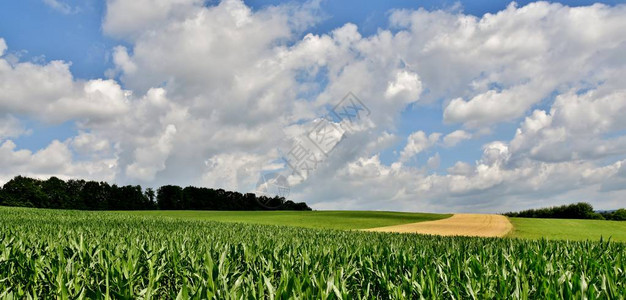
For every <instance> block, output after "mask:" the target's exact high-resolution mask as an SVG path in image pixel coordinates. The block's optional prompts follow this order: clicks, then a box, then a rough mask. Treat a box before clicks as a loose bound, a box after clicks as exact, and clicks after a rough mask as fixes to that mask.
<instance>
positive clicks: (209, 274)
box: [0, 208, 626, 299]
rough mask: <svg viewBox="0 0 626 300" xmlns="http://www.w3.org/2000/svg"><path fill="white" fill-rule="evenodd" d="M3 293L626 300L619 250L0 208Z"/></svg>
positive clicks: (625, 255)
mask: <svg viewBox="0 0 626 300" xmlns="http://www.w3.org/2000/svg"><path fill="white" fill-rule="evenodd" d="M0 245H1V246H0V298H20V299H21V298H45V299H47V298H55V297H56V298H62V299H66V298H71V299H81V298H82V299H87V298H88V299H105V298H109V297H110V298H120V299H130V298H143V299H173V298H177V299H259V298H264V299H287V298H298V299H373V298H374V299H376V298H378V299H388V298H392V299H420V298H425V299H475V298H480V299H484V298H495V299H527V298H533V299H554V298H561V299H582V298H588V299H624V295H625V294H626V274H624V270H626V244H623V243H615V242H608V241H602V242H554V241H546V240H539V241H536V240H516V239H496V238H492V239H487V238H461V237H431V236H419V235H406V234H405V235H403V234H385V233H370V232H354V231H334V230H312V229H303V228H293V227H280V226H261V225H246V224H228V223H216V222H207V221H197V220H180V219H174V218H156V217H137V216H128V215H124V214H114V213H105V212H81V211H54V210H34V209H25V208H0Z"/></svg>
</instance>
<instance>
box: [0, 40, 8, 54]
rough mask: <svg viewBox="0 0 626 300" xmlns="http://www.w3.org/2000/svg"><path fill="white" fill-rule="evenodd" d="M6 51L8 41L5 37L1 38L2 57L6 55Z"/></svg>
mask: <svg viewBox="0 0 626 300" xmlns="http://www.w3.org/2000/svg"><path fill="white" fill-rule="evenodd" d="M5 51H7V43H6V42H5V41H4V39H3V38H0V57H2V56H4V52H5Z"/></svg>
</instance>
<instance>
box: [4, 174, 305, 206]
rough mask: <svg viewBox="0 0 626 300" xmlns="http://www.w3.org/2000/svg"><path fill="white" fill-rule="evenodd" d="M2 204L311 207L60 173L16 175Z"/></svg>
mask: <svg viewBox="0 0 626 300" xmlns="http://www.w3.org/2000/svg"><path fill="white" fill-rule="evenodd" d="M155 200H156V202H155ZM261 203H265V204H266V205H262V204H261ZM157 204H158V206H157ZM0 205H3V206H21V207H37V208H65V209H67V208H69V209H80V210H146V209H157V208H159V209H165V210H172V209H188V210H267V209H268V207H271V208H272V209H278V210H302V211H304V210H311V208H310V207H309V206H308V205H306V203H303V202H301V203H294V202H293V201H290V200H286V199H285V198H283V197H278V196H277V197H274V198H268V197H266V196H256V195H254V194H251V193H249V194H245V195H243V194H241V193H238V192H231V191H225V190H223V189H217V190H215V189H210V188H197V187H192V186H188V187H186V188H185V189H183V188H181V187H179V186H175V185H166V186H162V187H161V188H159V189H158V194H157V195H155V192H154V190H153V189H151V188H148V189H146V191H145V193H144V192H142V188H141V186H139V185H126V186H117V185H115V184H114V185H109V184H108V183H106V182H97V181H85V180H69V181H67V182H65V181H63V180H61V179H59V178H56V177H51V178H49V179H48V180H39V179H33V178H28V177H23V176H16V177H15V178H13V179H11V180H10V181H9V182H7V183H6V184H5V185H4V187H3V188H2V189H0Z"/></svg>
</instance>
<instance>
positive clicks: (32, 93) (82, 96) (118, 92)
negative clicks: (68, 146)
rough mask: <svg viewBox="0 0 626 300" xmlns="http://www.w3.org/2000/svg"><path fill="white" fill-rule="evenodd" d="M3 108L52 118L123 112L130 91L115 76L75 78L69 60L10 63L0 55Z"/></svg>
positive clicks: (0, 102) (95, 116)
mask: <svg viewBox="0 0 626 300" xmlns="http://www.w3.org/2000/svg"><path fill="white" fill-rule="evenodd" d="M0 91H2V93H0V109H2V110H4V111H9V112H12V113H18V114H26V115H30V116H33V117H35V118H37V119H41V120H45V121H50V122H63V121H66V120H71V119H79V120H91V121H102V120H103V119H107V118H109V119H110V118H114V117H117V116H119V115H123V114H124V113H125V112H126V110H127V99H126V92H125V91H123V90H122V89H121V87H120V86H119V84H118V83H117V82H115V81H112V80H102V79H95V80H90V81H86V82H83V81H75V80H74V78H73V76H72V74H71V72H70V70H69V64H67V63H65V62H62V61H52V62H49V63H47V64H45V65H39V64H34V63H30V62H23V63H17V64H15V65H12V64H10V63H9V62H8V61H7V60H5V59H1V58H0Z"/></svg>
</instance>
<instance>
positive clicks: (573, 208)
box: [504, 202, 612, 220]
mask: <svg viewBox="0 0 626 300" xmlns="http://www.w3.org/2000/svg"><path fill="white" fill-rule="evenodd" d="M504 215H506V216H509V217H519V218H555V219H597V220H602V219H610V218H611V217H612V214H605V213H602V214H601V213H597V212H595V211H594V210H593V206H591V204H589V203H586V202H579V203H574V204H568V205H561V206H553V207H548V208H539V209H529V210H524V211H520V212H508V213H505V214H504Z"/></svg>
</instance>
